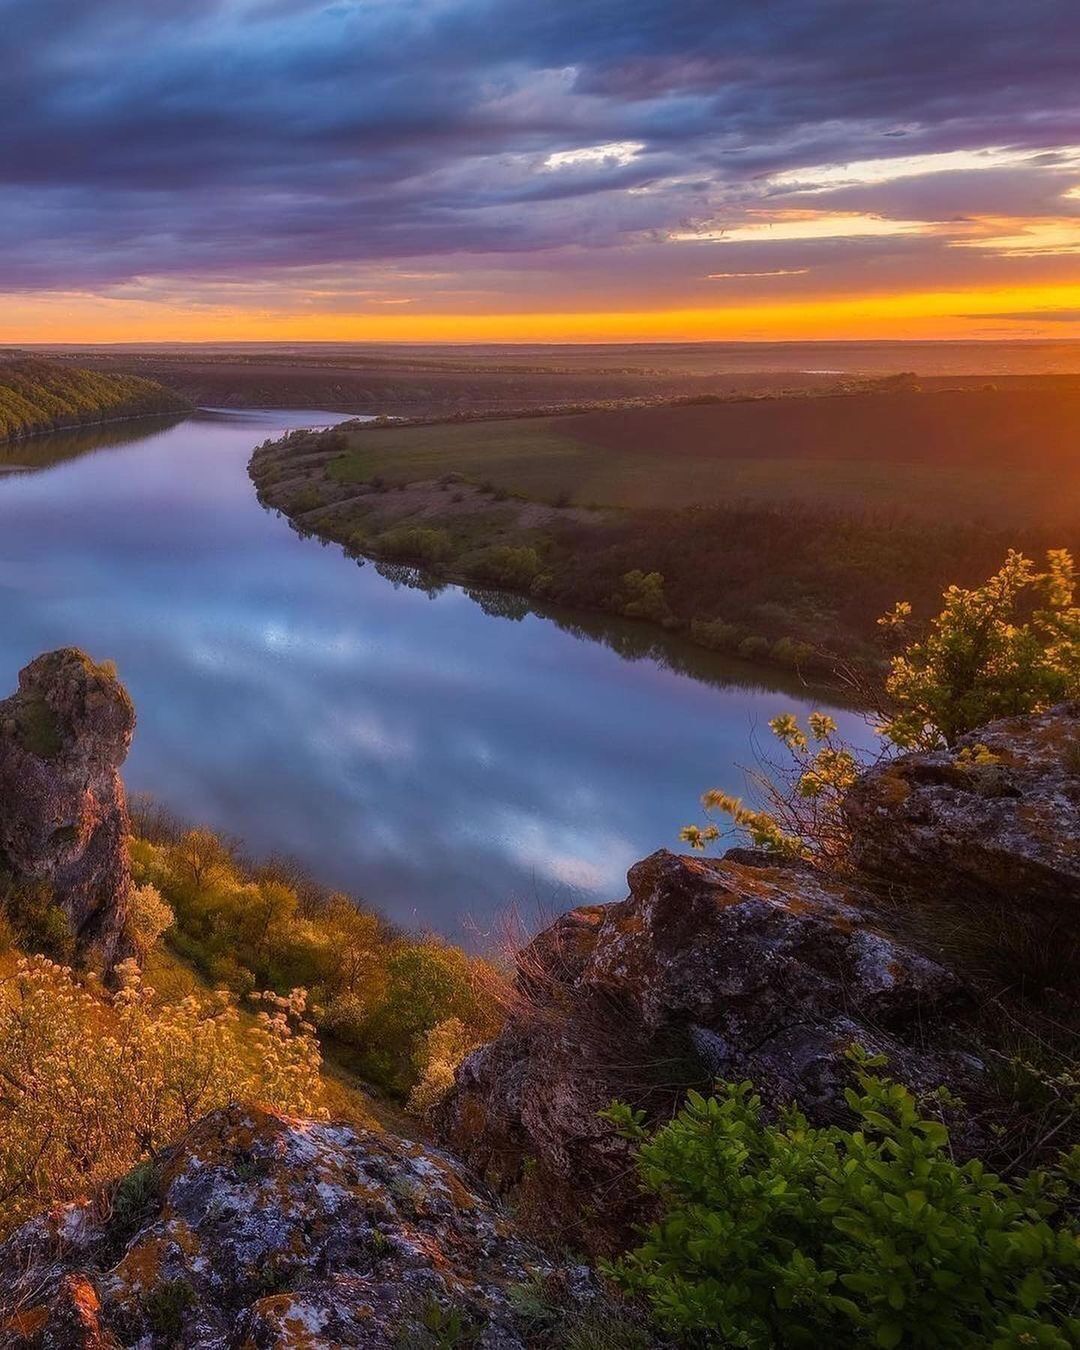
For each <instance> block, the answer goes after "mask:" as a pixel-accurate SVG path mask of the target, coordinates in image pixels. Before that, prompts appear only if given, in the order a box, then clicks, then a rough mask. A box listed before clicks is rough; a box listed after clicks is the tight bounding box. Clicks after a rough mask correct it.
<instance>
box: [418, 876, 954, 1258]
mask: <svg viewBox="0 0 1080 1350" xmlns="http://www.w3.org/2000/svg"><path fill="white" fill-rule="evenodd" d="M628 879H629V885H630V895H629V897H628V898H627V899H626V900H624V901H622V902H621V903H618V904H612V905H602V906H592V907H589V908H586V909H580V910H575V911H573V912H572V913H570V914H566V915H564V916H563V917H562V918H560V919H559V920H557V921H556V923H555V924H554V925H552V927H551V928H549V929H547V930H546V931H545V932H543V933H541V934H540V936H539V937H537V938H536V939H535V940H534V941H533V943H532V944H531V945H530V946H529V947H527V948H526V949H525V951H524V952H523V953H522V954H521V957H520V958H519V970H518V976H517V981H516V991H517V1000H516V1006H515V1007H514V1009H513V1010H512V1013H511V1015H510V1017H509V1019H508V1022H507V1025H506V1027H505V1029H504V1030H503V1032H502V1033H501V1034H500V1035H499V1037H498V1038H497V1039H496V1040H495V1041H493V1042H492V1043H490V1044H489V1045H486V1046H484V1047H482V1048H481V1049H479V1050H478V1051H476V1052H475V1053H474V1054H473V1055H472V1056H470V1057H469V1059H467V1060H466V1061H465V1063H464V1065H463V1066H462V1067H461V1069H460V1070H459V1072H458V1075H457V1078H456V1081H455V1084H454V1087H453V1088H452V1089H451V1092H450V1094H449V1095H448V1097H447V1098H446V1099H445V1100H444V1101H443V1102H442V1103H441V1105H440V1106H439V1107H438V1109H437V1112H436V1115H435V1122H434V1123H435V1127H436V1129H437V1131H438V1133H439V1135H440V1137H441V1138H442V1139H443V1140H444V1141H445V1142H446V1143H447V1144H448V1146H449V1147H451V1148H452V1149H453V1150H454V1151H455V1152H457V1153H458V1154H460V1155H461V1156H462V1157H464V1158H465V1159H466V1160H467V1161H468V1163H469V1164H470V1165H471V1166H472V1167H473V1168H474V1169H475V1170H476V1171H478V1172H479V1173H480V1174H481V1175H483V1176H485V1177H486V1178H487V1179H488V1180H489V1182H490V1183H491V1184H493V1185H495V1186H496V1187H497V1188H499V1189H502V1190H509V1189H514V1190H515V1191H516V1192H517V1195H518V1201H519V1208H520V1210H521V1212H522V1213H523V1214H525V1215H526V1216H527V1218H528V1219H529V1221H530V1222H531V1223H533V1224H534V1225H535V1226H536V1227H538V1228H540V1229H546V1230H548V1231H554V1232H558V1233H559V1234H560V1235H563V1236H566V1235H567V1234H570V1235H571V1236H572V1239H573V1240H574V1241H577V1242H580V1243H581V1244H582V1245H584V1246H586V1247H587V1248H590V1249H592V1250H604V1249H606V1248H608V1247H611V1246H615V1245H618V1242H619V1240H620V1239H621V1238H624V1237H625V1236H626V1235H627V1232H628V1231H629V1228H630V1227H631V1225H632V1224H633V1222H634V1221H635V1220H636V1219H637V1218H639V1217H640V1213H639V1209H638V1206H639V1203H640V1201H639V1198H638V1192H637V1189H636V1187H635V1185H634V1181H633V1169H632V1167H631V1165H630V1161H629V1158H628V1154H627V1150H626V1147H625V1146H624V1144H623V1141H622V1140H621V1139H620V1138H619V1137H618V1136H617V1135H616V1134H615V1133H614V1131H613V1130H612V1129H611V1127H610V1126H609V1125H607V1124H606V1123H605V1122H604V1121H603V1120H602V1119H600V1117H599V1116H598V1114H597V1113H598V1112H599V1111H600V1110H601V1109H602V1108H604V1107H605V1106H607V1105H608V1104H609V1103H610V1102H611V1101H612V1099H613V1098H621V1099H623V1100H626V1101H629V1102H630V1103H631V1104H632V1105H634V1106H636V1107H640V1108H644V1109H645V1110H646V1112H647V1113H648V1114H649V1115H651V1116H652V1117H653V1118H654V1119H662V1118H664V1116H665V1115H666V1114H668V1113H670V1111H671V1110H672V1109H673V1108H674V1106H675V1105H676V1104H677V1102H678V1101H679V1100H680V1099H681V1097H682V1095H683V1094H684V1093H685V1091H686V1089H687V1088H688V1087H691V1086H697V1087H703V1088H706V1089H707V1088H708V1086H709V1085H710V1084H711V1083H712V1082H713V1081H714V1080H715V1079H717V1078H724V1079H732V1080H736V1081H738V1080H742V1079H750V1080H752V1081H753V1082H754V1084H755V1085H756V1086H757V1088H758V1089H759V1091H760V1092H761V1093H762V1094H763V1096H764V1098H765V1099H766V1101H767V1102H768V1103H769V1104H770V1105H773V1106H778V1105H780V1104H782V1103H785V1102H791V1101H797V1102H798V1103H799V1105H800V1106H801V1107H802V1108H803V1109H804V1110H805V1111H806V1112H807V1113H808V1114H809V1115H810V1116H811V1117H812V1118H813V1119H815V1120H818V1121H827V1120H833V1119H838V1118H840V1117H841V1116H842V1114H843V1112H844V1102H843V1092H844V1089H845V1088H846V1087H848V1086H850V1084H851V1081H852V1073H851V1065H850V1063H849V1061H848V1058H847V1051H848V1050H849V1049H850V1048H851V1047H852V1046H854V1045H855V1044H859V1045H861V1046H863V1047H865V1048H866V1049H867V1050H869V1051H871V1052H874V1053H881V1054H883V1055H885V1056H886V1058H887V1060H888V1063H889V1066H890V1069H891V1071H892V1072H893V1073H894V1074H895V1075H896V1076H897V1077H899V1078H901V1079H903V1080H904V1081H906V1082H909V1083H912V1084H913V1085H915V1086H916V1087H918V1086H920V1085H921V1086H926V1087H929V1086H932V1085H937V1084H938V1083H941V1082H953V1083H957V1084H959V1083H961V1082H963V1081H965V1080H966V1079H967V1078H968V1077H969V1076H970V1075H972V1074H973V1073H974V1072H975V1067H974V1065H973V1064H972V1062H971V1061H970V1060H968V1059H967V1058H966V1057H965V1056H963V1055H962V1054H960V1053H958V1052H956V1051H954V1050H953V1049H952V1048H951V1045H950V1034H949V1028H951V1027H952V1024H953V1019H954V1018H956V1017H957V1016H958V1015H959V1014H960V1013H962V1011H963V1008H964V1005H965V994H964V991H963V989H962V988H961V986H960V985H959V984H958V982H957V981H956V980H955V979H954V978H953V976H952V975H950V974H949V973H948V972H947V971H946V970H945V969H943V968H942V967H941V966H939V965H937V964H936V963H935V962H934V961H932V960H929V959H928V958H927V957H925V956H923V955H921V954H920V953H918V952H917V951H915V950H913V949H911V948H909V947H907V946H905V945H904V944H902V943H900V942H898V941H896V940H894V939H892V938H890V937H888V936H886V935H885V933H884V932H883V931H882V930H881V929H880V928H879V926H878V925H877V924H875V922H874V921H873V919H872V918H871V917H869V916H870V915H871V913H872V900H871V897H870V896H869V895H867V894H866V893H864V892H863V891H862V890H861V889H860V888H859V887H858V886H857V885H854V884H846V883H843V882H840V881H832V880H828V879H826V878H824V877H822V876H820V875H818V874H816V873H815V872H813V871H811V870H810V869H809V868H807V867H803V866H800V865H791V864H787V865H782V864H778V863H777V862H776V861H775V860H772V859H769V858H768V857H767V856H765V855H759V854H754V853H752V852H748V851H738V852H737V853H736V854H735V855H734V856H733V857H729V858H727V859H721V860H710V859H702V858H692V857H679V856H676V855H674V854H672V853H668V852H666V851H661V852H659V853H655V854H653V855H652V856H651V857H649V858H646V859H645V860H644V861H643V862H640V863H637V864H636V865H635V866H634V867H632V868H631V869H630V873H629V878H628ZM931 1031H932V1032H933V1033H934V1035H933V1047H934V1048H931V1046H930V1044H928V1038H929V1036H930V1033H931Z"/></svg>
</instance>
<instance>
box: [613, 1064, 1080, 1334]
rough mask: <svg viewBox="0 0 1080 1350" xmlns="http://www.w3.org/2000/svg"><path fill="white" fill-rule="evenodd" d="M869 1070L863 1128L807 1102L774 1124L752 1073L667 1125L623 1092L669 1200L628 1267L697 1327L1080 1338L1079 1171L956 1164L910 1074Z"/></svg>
mask: <svg viewBox="0 0 1080 1350" xmlns="http://www.w3.org/2000/svg"><path fill="white" fill-rule="evenodd" d="M858 1083H859V1090H858V1091H855V1090H851V1091H849V1092H848V1102H849V1105H850V1106H851V1108H852V1110H853V1111H854V1113H855V1114H856V1116H857V1117H858V1127H857V1128H856V1129H854V1130H846V1129H841V1128H839V1127H830V1128H812V1127H810V1126H809V1125H808V1124H807V1121H806V1119H805V1117H803V1116H802V1115H801V1114H799V1113H798V1112H797V1111H794V1110H792V1111H788V1112H786V1113H785V1114H784V1115H782V1117H781V1118H780V1120H779V1121H778V1122H777V1123H776V1124H769V1123H767V1122H766V1121H765V1120H764V1119H763V1117H762V1110H761V1103H760V1101H759V1099H758V1098H757V1097H756V1096H754V1095H753V1092H752V1089H751V1087H750V1085H749V1084H745V1083H744V1084H741V1085H739V1086H737V1087H736V1086H727V1087H725V1088H723V1089H722V1090H721V1091H720V1092H719V1094H718V1095H717V1096H715V1097H711V1098H708V1099H706V1098H704V1097H702V1096H701V1095H699V1094H697V1093H691V1094H690V1097H689V1099H688V1101H687V1104H686V1106H685V1107H684V1108H683V1109H682V1110H681V1111H680V1112H679V1114H678V1115H677V1116H676V1117H675V1119H674V1120H673V1121H671V1122H670V1123H669V1124H668V1125H666V1126H664V1127H662V1128H661V1129H660V1130H659V1131H657V1132H656V1134H654V1135H652V1136H651V1137H650V1135H649V1134H648V1133H647V1132H646V1130H645V1128H644V1126H643V1123H642V1117H641V1114H640V1113H637V1112H633V1111H631V1110H630V1109H629V1108H628V1107H626V1106H622V1105H616V1106H614V1107H612V1108H611V1109H610V1110H609V1111H608V1112H607V1113H606V1115H607V1116H608V1118H609V1119H611V1120H612V1121H614V1122H615V1123H616V1125H617V1126H618V1127H619V1129H620V1130H621V1131H622V1132H623V1134H624V1135H626V1136H627V1137H628V1138H630V1139H631V1140H633V1141H634V1142H635V1143H636V1144H637V1145H638V1167H639V1169H640V1172H641V1176H642V1178H643V1180H644V1183H645V1186H646V1188H647V1189H648V1190H649V1191H650V1192H651V1193H652V1194H653V1195H655V1196H656V1198H657V1202H658V1205H659V1217H658V1219H657V1220H656V1222H655V1223H654V1224H653V1225H652V1226H651V1227H650V1228H649V1229H648V1231H647V1232H646V1234H645V1236H644V1241H643V1242H642V1243H641V1245H640V1246H638V1247H637V1248H636V1249H635V1250H633V1251H632V1252H631V1253H630V1254H629V1255H628V1256H626V1257H625V1258H623V1259H622V1260H621V1261H618V1262H616V1263H614V1264H613V1266H612V1267H610V1271H611V1273H612V1274H613V1275H614V1277H615V1279H616V1280H617V1281H618V1282H619V1283H620V1284H621V1285H622V1286H623V1287H624V1288H625V1289H627V1290H629V1291H631V1292H633V1293H636V1294H638V1295H640V1296H642V1297H643V1298H644V1299H645V1300H646V1301H647V1302H648V1304H649V1305H650V1306H651V1308H652V1312H653V1315H654V1317H655V1319H656V1322H657V1323H658V1325H659V1327H660V1328H661V1329H662V1330H663V1331H664V1332H666V1333H669V1334H671V1335H674V1336H676V1337H677V1338H680V1339H683V1340H686V1341H689V1342H691V1343H693V1344H708V1345H717V1344H719V1345H732V1346H744V1347H769V1346H781V1347H784V1346H797V1347H801V1346H806V1347H819V1346H823V1345H828V1346H830V1347H833V1350H844V1348H845V1347H856V1346H875V1345H876V1346H881V1347H884V1350H890V1347H896V1346H903V1347H924V1348H925V1350H931V1348H932V1350H950V1347H971V1348H972V1350H974V1347H985V1346H992V1347H995V1350H1004V1348H1005V1347H1013V1346H1016V1347H1019V1346H1021V1345H1038V1346H1046V1347H1053V1350H1068V1347H1070V1346H1075V1345H1077V1344H1078V1343H1080V1341H1078V1339H1077V1338H1078V1337H1080V1320H1077V1316H1076V1313H1077V1306H1076V1304H1077V1296H1078V1285H1077V1273H1078V1271H1080V1245H1078V1244H1080V1236H1078V1234H1077V1233H1076V1232H1075V1231H1074V1230H1072V1229H1070V1228H1068V1227H1066V1226H1065V1225H1064V1224H1062V1223H1060V1222H1057V1223H1056V1222H1055V1220H1056V1219H1058V1216H1059V1215H1060V1205H1061V1202H1062V1199H1063V1192H1064V1190H1065V1187H1066V1183H1065V1181H1064V1179H1056V1180H1055V1179H1050V1178H1048V1177H1047V1176H1046V1175H1044V1174H1033V1175H1032V1176H1030V1177H1029V1178H1028V1179H1027V1180H1026V1182H1025V1183H1024V1184H1023V1185H1022V1186H1019V1187H1013V1186H1010V1185H1008V1184H1007V1183H1005V1182H1003V1181H1001V1180H999V1179H998V1178H997V1177H995V1176H993V1175H992V1174H990V1173H988V1172H986V1171H984V1169H983V1167H982V1165H981V1164H980V1163H978V1162H974V1161H973V1162H968V1163H963V1164H960V1163H957V1162H956V1161H955V1160H954V1158H953V1156H952V1154H951V1152H950V1149H949V1134H948V1131H947V1129H946V1128H945V1126H944V1125H943V1124H941V1123H940V1122H939V1121H936V1120H932V1119H927V1118H925V1117H923V1116H922V1115H920V1112H919V1110H918V1107H917V1104H916V1102H915V1099H914V1098H913V1096H912V1094H911V1093H910V1092H909V1091H908V1090H907V1089H906V1088H904V1087H902V1086H900V1085H898V1084H895V1083H890V1082H888V1081H885V1080H882V1079H880V1078H877V1077H874V1076H871V1075H870V1074H869V1073H867V1072H865V1071H864V1072H861V1073H860V1074H859V1077H858ZM1075 1162H1076V1160H1075V1159H1074V1160H1073V1168H1072V1172H1073V1176H1072V1180H1074V1181H1075V1180H1076V1175H1075V1174H1076V1172H1077V1168H1076V1166H1075Z"/></svg>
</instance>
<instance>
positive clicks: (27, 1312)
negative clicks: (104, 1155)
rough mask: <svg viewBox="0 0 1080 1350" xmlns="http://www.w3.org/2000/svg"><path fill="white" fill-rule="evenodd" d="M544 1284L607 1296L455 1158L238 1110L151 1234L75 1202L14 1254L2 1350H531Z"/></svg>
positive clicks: (203, 1138)
mask: <svg viewBox="0 0 1080 1350" xmlns="http://www.w3.org/2000/svg"><path fill="white" fill-rule="evenodd" d="M533 1278H540V1279H546V1280H551V1281H554V1282H556V1283H557V1284H558V1285H559V1287H560V1288H561V1289H562V1290H563V1292H564V1294H565V1296H566V1297H567V1298H568V1300H569V1301H570V1302H571V1303H572V1302H573V1301H574V1299H575V1298H580V1299H582V1300H583V1301H584V1300H585V1299H587V1298H588V1297H589V1295H590V1293H591V1292H592V1290H591V1286H590V1285H589V1277H588V1275H587V1274H586V1273H585V1272H584V1271H582V1270H575V1269H565V1268H560V1267H558V1266H556V1265H555V1264H553V1263H552V1262H551V1261H550V1260H548V1259H546V1258H545V1257H543V1256H542V1255H541V1254H540V1253H539V1252H538V1251H537V1250H535V1249H534V1248H532V1247H531V1246H529V1245H528V1244H527V1243H525V1242H523V1241H522V1240H521V1239H519V1238H517V1237H515V1236H514V1234H513V1231H512V1229H511V1227H510V1225H509V1223H508V1221H507V1220H506V1218H505V1217H504V1216H503V1215H502V1214H501V1213H500V1212H499V1211H498V1210H497V1209H496V1208H494V1207H493V1205H492V1204H491V1202H490V1201H489V1200H488V1199H486V1198H484V1197H483V1196H482V1195H480V1194H478V1193H477V1191H476V1190H475V1188H474V1186H471V1185H470V1184H469V1183H468V1182H467V1181H466V1180H465V1179H464V1178H463V1176H462V1175H461V1173H460V1171H459V1170H458V1169H457V1167H456V1166H455V1165H454V1164H453V1163H452V1162H451V1161H450V1160H449V1159H448V1158H446V1157H444V1156H443V1155H442V1154H441V1153H438V1152H436V1151H434V1150H431V1149H425V1148H423V1147H421V1146H420V1145H417V1144H410V1143H406V1142H405V1141H403V1140H401V1139H398V1138H396V1137H395V1136H393V1135H384V1134H376V1133H367V1132H364V1131H354V1130H353V1129H351V1128H349V1127H347V1126H344V1125H328V1124H323V1123H318V1122H313V1121H299V1120H291V1119H288V1118H286V1117H284V1116H278V1115H275V1114H272V1113H270V1112H266V1111H260V1110H258V1109H250V1108H240V1107H235V1108H232V1109H229V1110H225V1111H218V1112H215V1113H213V1114H212V1115H209V1116H207V1117H205V1118H204V1119H203V1120H202V1121H201V1122H200V1123H199V1125H198V1126H197V1127H196V1128H195V1130H194V1131H193V1132H192V1134H191V1135H190V1136H189V1137H188V1139H187V1140H186V1141H185V1142H184V1143H183V1144H181V1145H180V1146H179V1147H178V1148H177V1149H176V1150H175V1151H174V1153H173V1155H172V1156H171V1157H170V1158H169V1159H168V1160H167V1161H166V1163H165V1165H164V1167H163V1168H162V1170H161V1172H160V1179H159V1183H158V1187H157V1193H156V1194H155V1195H154V1196H153V1198H152V1200H151V1203H150V1205H149V1208H148V1212H147V1213H146V1214H145V1215H144V1216H143V1217H142V1219H141V1220H140V1221H138V1224H137V1227H136V1230H135V1232H134V1233H133V1234H129V1235H127V1236H126V1238H125V1236H124V1235H123V1234H118V1233H117V1231H116V1223H115V1221H111V1222H110V1221H109V1220H103V1219H101V1218H99V1217H97V1216H96V1215H95V1213H94V1212H93V1211H92V1210H91V1208H90V1207H89V1206H86V1207H78V1206H74V1207H68V1208H66V1209H64V1210H62V1211H60V1212H59V1213H56V1214H53V1215H51V1216H49V1217H47V1218H39V1219H34V1220H31V1221H29V1222H28V1223H26V1224H24V1225H23V1226H22V1227H21V1228H20V1229H18V1230H17V1231H16V1232H15V1233H14V1234H13V1235H12V1237H11V1238H9V1239H8V1241H7V1242H6V1243H5V1244H4V1245H3V1246H0V1310H3V1313H2V1315H0V1343H2V1344H4V1345H6V1346H13V1347H14V1346H25V1347H30V1346H35V1347H37V1346H43V1345H45V1344H49V1343H60V1342H55V1340H54V1341H53V1342H50V1341H49V1337H50V1336H52V1337H55V1335H56V1334H57V1331H58V1329H61V1328H70V1327H72V1326H76V1327H78V1326H80V1325H81V1326H82V1327H83V1328H84V1330H83V1331H80V1332H79V1333H78V1334H79V1335H83V1336H84V1337H85V1339H83V1340H78V1339H76V1340H72V1341H64V1342H62V1343H63V1344H65V1345H67V1344H75V1345H87V1346H90V1345H94V1346H107V1345H124V1346H130V1345H136V1344H138V1345H150V1344H155V1345H156V1344H166V1343H168V1344H175V1345H188V1346H196V1345H197V1346H200V1347H203V1348H204V1350H212V1348H213V1347H226V1346H241V1345H243V1346H253V1347H254V1346H258V1347H261V1348H264V1350H265V1348H266V1347H282V1350H284V1347H295V1346H304V1347H307V1348H308V1350H317V1348H318V1347H327V1350H329V1348H330V1347H339V1346H357V1347H372V1348H373V1350H374V1348H375V1347H378V1348H379V1350H384V1348H385V1350H389V1347H395V1346H401V1345H404V1344H409V1343H416V1344H418V1345H423V1344H428V1343H429V1342H428V1341H427V1340H425V1339H424V1337H425V1330H424V1329H425V1327H426V1328H427V1329H428V1331H429V1332H431V1333H432V1335H433V1338H432V1339H431V1340H430V1344H432V1345H436V1344H452V1343H456V1342H454V1341H453V1340H452V1339H446V1340H438V1339H437V1336H435V1335H434V1333H435V1332H436V1331H437V1329H438V1328H439V1327H443V1328H453V1327H457V1328H458V1334H459V1335H460V1337H461V1343H462V1344H465V1343H468V1344H469V1345H476V1346H482V1347H490V1350H496V1348H498V1350H516V1348H517V1347H521V1346H523V1345H524V1344H525V1341H524V1339H523V1337H524V1336H525V1334H526V1327H525V1324H524V1323H523V1322H522V1321H521V1319H520V1318H519V1316H518V1314H517V1313H516V1312H515V1309H514V1305H513V1302H512V1291H513V1290H514V1288H515V1287H516V1286H520V1285H522V1284H523V1283H525V1282H527V1281H529V1280H531V1279H533ZM411 1332H415V1333H416V1338H414V1342H410V1341H409V1339H408V1337H409V1335H410V1333H411ZM449 1334H450V1333H449V1331H447V1335H448V1336H449ZM151 1337H156V1338H157V1339H151ZM94 1338H96V1339H94ZM144 1338H145V1339H144ZM466 1338H467V1340H466Z"/></svg>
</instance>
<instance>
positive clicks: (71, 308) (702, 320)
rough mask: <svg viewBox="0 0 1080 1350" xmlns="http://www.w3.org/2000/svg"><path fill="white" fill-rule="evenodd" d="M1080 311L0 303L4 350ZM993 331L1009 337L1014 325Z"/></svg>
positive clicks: (1012, 293)
mask: <svg viewBox="0 0 1080 1350" xmlns="http://www.w3.org/2000/svg"><path fill="white" fill-rule="evenodd" d="M1040 310H1043V311H1047V312H1048V313H1049V314H1051V315H1052V313H1053V311H1055V310H1080V281H1077V282H1076V283H1069V284H1064V285H1062V284H1057V285H1040V286H1013V287H1000V288H985V287H984V288H980V289H969V290H936V291H910V292H901V293H896V294H889V295H842V296H826V297H820V298H816V299H799V300H787V301H773V302H769V303H761V302H745V303H741V304H739V303H736V304H731V305H725V306H718V305H716V304H712V305H708V306H701V307H693V308H685V307H684V308H679V309H656V310H603V311H595V312H579V311H557V310H551V311H533V312H522V313H474V314H467V313H466V314H440V313H431V312H429V313H424V312H422V311H421V312H414V311H412V310H410V311H409V312H408V313H402V312H398V311H395V312H393V313H385V312H384V313H379V314H371V313H354V314H337V313H331V312H323V313H320V312H317V311H312V310H305V312H304V313H297V312H295V311H292V310H285V309H271V308H259V309H250V310H247V309H237V308H233V307H226V306H222V307H219V308H214V307H200V308H199V309H195V310H192V309H184V308H183V307H181V306H175V305H170V304H168V303H165V302H159V301H141V300H140V301H136V300H128V299H119V298H110V297H105V296H95V295H87V294H62V293H49V294H38V295H35V296H33V297H30V296H25V295H23V296H18V295H15V296H12V295H9V296H0V344H2V345H5V346H19V345H24V344H34V343H55V344H61V343H62V344H82V343H98V342H100V343H121V344H124V343H137V342H146V343H154V342H304V341H307V342H402V343H411V342H440V343H454V342H501V343H538V342H558V343H588V342H692V341H698V342H706V341H739V340H743V341H781V342H782V341H812V340H819V341H852V342H854V341H871V340H874V339H890V338H891V339H894V340H901V339H908V340H933V339H957V340H962V339H964V338H968V339H971V338H976V337H980V336H981V337H983V338H985V336H986V328H985V323H986V320H993V321H994V322H1001V323H1004V324H1007V323H1008V322H1009V320H1007V319H1002V317H1001V316H1003V315H1007V314H1009V313H1010V312H1011V311H1016V312H1018V313H1021V314H1023V315H1025V316H1026V317H1024V318H1023V319H1022V320H1017V321H1016V322H1018V323H1022V324H1023V328H1024V332H1023V336H1025V337H1059V338H1067V337H1075V336H1077V335H1078V334H1080V321H1076V320H1068V321H1065V322H1062V321H1060V320H1054V319H1053V318H1052V317H1051V318H1048V319H1047V320H1046V321H1045V322H1044V323H1042V324H1040V323H1039V321H1038V320H1033V319H1032V318H1030V315H1031V314H1032V312H1036V313H1037V312H1038V311H1040ZM997 335H998V336H1007V335H1008V333H1007V330H1006V331H1005V332H1003V333H1001V334H997Z"/></svg>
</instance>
